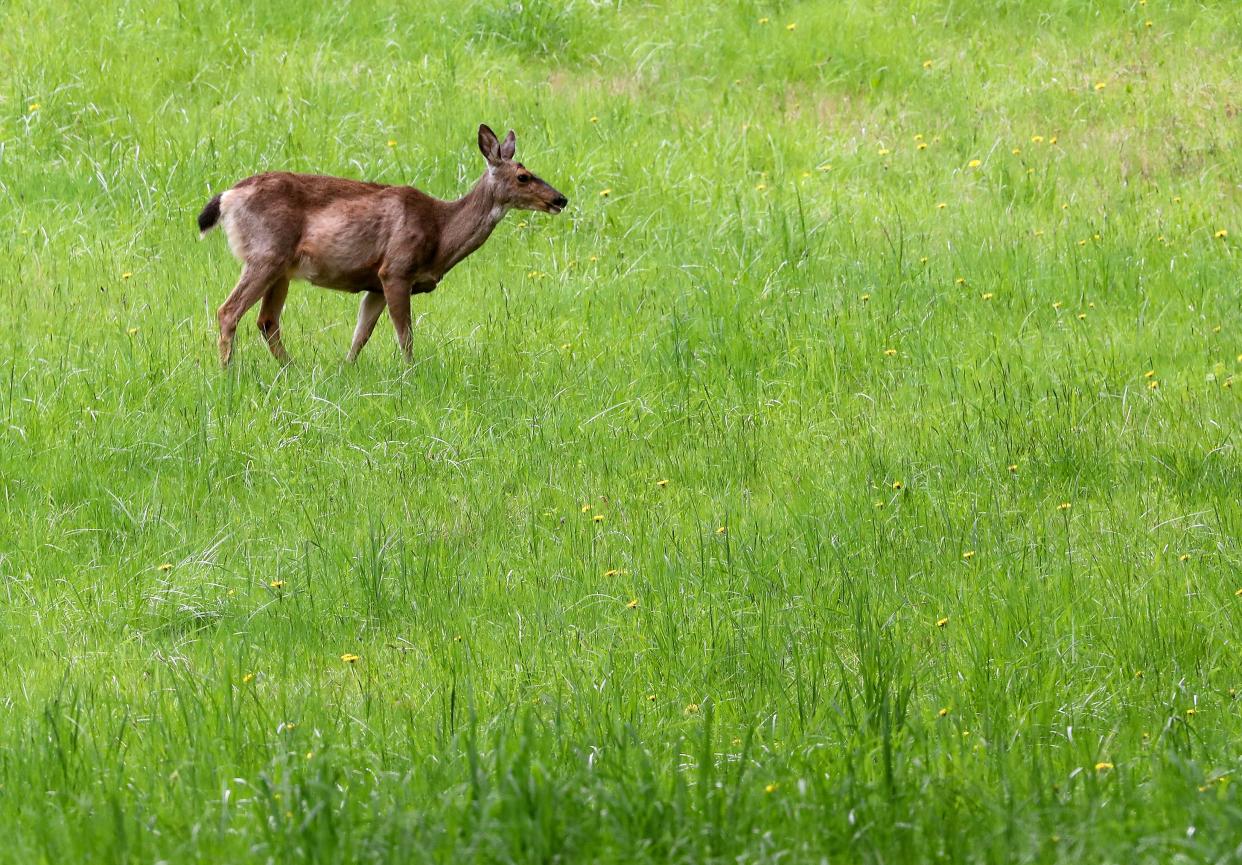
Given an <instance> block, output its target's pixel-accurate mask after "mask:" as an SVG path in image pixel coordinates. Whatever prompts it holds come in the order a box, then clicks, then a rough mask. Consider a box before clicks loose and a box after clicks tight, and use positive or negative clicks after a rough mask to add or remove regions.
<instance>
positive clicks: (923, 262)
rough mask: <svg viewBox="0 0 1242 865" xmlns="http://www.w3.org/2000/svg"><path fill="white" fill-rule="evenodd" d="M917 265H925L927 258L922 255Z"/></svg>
mask: <svg viewBox="0 0 1242 865" xmlns="http://www.w3.org/2000/svg"><path fill="white" fill-rule="evenodd" d="M919 264H927V256H926V255H924V256H923V257H922V258H920V259H919Z"/></svg>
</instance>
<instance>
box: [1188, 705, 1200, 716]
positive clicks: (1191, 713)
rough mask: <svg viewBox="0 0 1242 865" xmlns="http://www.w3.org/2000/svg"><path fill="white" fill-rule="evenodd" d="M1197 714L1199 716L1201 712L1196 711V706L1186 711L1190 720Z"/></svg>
mask: <svg viewBox="0 0 1242 865" xmlns="http://www.w3.org/2000/svg"><path fill="white" fill-rule="evenodd" d="M1197 714H1199V710H1198V709H1196V708H1195V707H1194V706H1191V707H1190V708H1189V709H1187V710H1186V717H1188V718H1193V717H1194V716H1195V715H1197Z"/></svg>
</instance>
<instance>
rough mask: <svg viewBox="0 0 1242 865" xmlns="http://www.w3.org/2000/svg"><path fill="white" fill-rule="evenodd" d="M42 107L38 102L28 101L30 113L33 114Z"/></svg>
mask: <svg viewBox="0 0 1242 865" xmlns="http://www.w3.org/2000/svg"><path fill="white" fill-rule="evenodd" d="M42 107H43V106H42V105H40V104H39V103H38V102H31V103H30V113H31V114H34V113H35V112H36V111H38V110H39V109H40V108H42Z"/></svg>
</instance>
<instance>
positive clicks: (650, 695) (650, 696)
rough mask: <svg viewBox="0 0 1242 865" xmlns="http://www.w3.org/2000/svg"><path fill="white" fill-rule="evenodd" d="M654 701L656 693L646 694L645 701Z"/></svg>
mask: <svg viewBox="0 0 1242 865" xmlns="http://www.w3.org/2000/svg"><path fill="white" fill-rule="evenodd" d="M655 701H656V695H655V694H648V695H647V702H648V703H654V702H655Z"/></svg>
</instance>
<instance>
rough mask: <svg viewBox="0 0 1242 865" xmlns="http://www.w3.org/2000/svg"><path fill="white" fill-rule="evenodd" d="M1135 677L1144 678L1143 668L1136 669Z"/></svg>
mask: <svg viewBox="0 0 1242 865" xmlns="http://www.w3.org/2000/svg"><path fill="white" fill-rule="evenodd" d="M1134 678H1136V679H1141V678H1143V671H1142V670H1135V671H1134Z"/></svg>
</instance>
